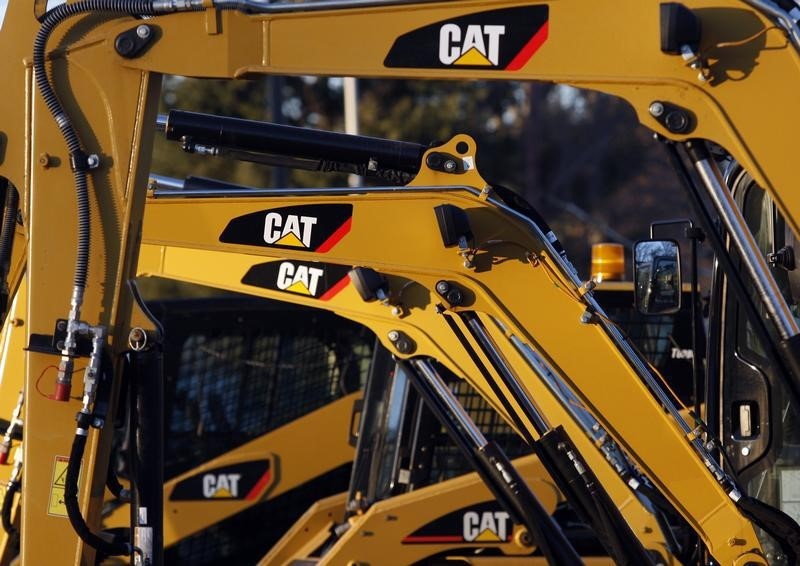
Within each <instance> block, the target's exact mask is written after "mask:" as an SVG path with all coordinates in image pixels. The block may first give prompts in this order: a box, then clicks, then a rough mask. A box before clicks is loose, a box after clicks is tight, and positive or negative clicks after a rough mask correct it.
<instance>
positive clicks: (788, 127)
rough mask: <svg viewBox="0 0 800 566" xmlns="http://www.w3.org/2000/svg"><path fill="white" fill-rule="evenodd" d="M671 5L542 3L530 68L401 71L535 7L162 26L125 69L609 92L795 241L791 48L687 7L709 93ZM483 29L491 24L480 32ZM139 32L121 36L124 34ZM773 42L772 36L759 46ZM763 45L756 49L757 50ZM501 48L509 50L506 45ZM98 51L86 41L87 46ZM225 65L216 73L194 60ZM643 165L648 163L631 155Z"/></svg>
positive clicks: (579, 0)
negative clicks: (674, 50) (785, 227)
mask: <svg viewBox="0 0 800 566" xmlns="http://www.w3.org/2000/svg"><path fill="white" fill-rule="evenodd" d="M660 4H661V3H660V2H656V1H644V0H623V1H608V0H605V1H601V2H592V1H590V0H569V1H564V0H560V1H557V2H542V3H540V5H541V6H546V8H547V10H548V26H547V30H546V32H545V36H546V37H545V38H544V39H543V41H542V43H541V46H540V47H539V48H538V49H537V50H536V51H535V52H534V53H533V54H532V55H531V56H530V58H529V59H528V60H527V61H526V62H525V63H524V64H521V66H520V67H519V68H514V69H508V68H500V66H499V65H498V66H493V65H484V66H482V67H465V66H463V65H458V64H452V65H449V66H446V65H443V64H438V63H439V59H438V55H439V52H438V49H439V43H438V42H436V41H434V42H426V43H420V44H419V45H418V46H417V49H418V51H420V52H422V55H420V58H419V60H420V61H421V62H424V63H425V64H426V68H421V66H420V67H414V66H411V64H409V65H408V66H388V65H387V64H386V58H387V55H388V54H389V53H391V52H392V49H393V45H394V44H395V41H396V40H397V39H398V38H399V37H401V36H403V35H404V34H408V33H409V32H412V31H414V30H417V29H419V28H422V27H424V26H427V25H431V24H439V25H438V27H437V28H436V30H437V31H438V29H439V28H440V27H441V25H442V24H444V23H446V22H447V21H448V20H452V19H453V18H455V17H458V16H462V15H466V14H472V13H477V12H482V11H489V10H494V9H506V8H513V7H519V6H526V5H530V3H528V2H513V1H512V2H509V1H503V0H499V1H490V0H489V1H487V0H480V1H457V2H442V3H428V4H419V5H414V6H413V7H410V6H406V5H400V6H389V7H372V8H353V9H348V10H339V11H337V12H328V11H324V12H318V13H309V12H299V13H286V14H270V15H263V16H245V15H241V14H238V13H233V12H211V13H205V14H179V15H176V16H171V17H168V18H163V19H160V20H159V27H160V28H161V30H162V34H163V36H162V39H160V40H159V41H158V42H157V43H156V44H155V45H154V46H153V47H152V49H151V50H150V51H148V52H147V53H146V54H145V55H143V56H142V57H141V58H138V59H134V60H131V61H120V63H121V64H125V65H130V66H132V67H135V68H139V69H143V70H156V71H159V72H163V73H172V74H178V75H190V76H198V77H246V76H252V75H255V74H259V73H264V72H269V73H277V74H290V75H291V74H315V75H333V76H360V77H409V78H422V79H442V78H453V79H459V80H463V79H469V78H478V79H499V80H542V81H549V82H556V83H562V84H570V85H574V86H578V87H581V88H588V89H594V90H600V91H603V92H607V93H610V94H613V95H616V96H619V97H620V98H623V99H625V100H627V101H628V102H629V103H630V104H631V106H632V107H633V109H634V110H635V111H636V113H637V116H638V117H639V120H640V121H641V122H642V124H644V125H645V126H647V127H648V128H650V129H652V130H653V131H655V132H658V133H659V134H661V135H663V136H665V137H667V138H669V139H674V140H681V139H686V138H689V137H697V138H704V139H708V140H711V141H714V142H716V143H718V144H720V145H722V146H723V147H725V148H726V149H727V150H728V151H730V152H731V153H732V155H733V156H734V157H735V158H736V159H737V160H738V161H740V162H741V163H742V164H743V165H744V166H745V168H746V169H747V170H748V171H750V172H751V173H752V174H753V176H754V177H755V178H756V180H757V181H758V182H759V184H760V185H761V186H763V187H764V188H765V189H767V190H768V191H769V192H770V194H771V195H772V196H773V198H775V200H776V202H777V203H778V204H779V206H780V208H781V212H782V213H783V214H784V215H785V216H786V218H787V221H788V222H789V223H790V225H791V227H792V229H793V230H794V231H795V233H798V228H800V225H799V224H798V222H800V220H798V219H800V196H798V194H797V191H794V190H793V189H792V188H793V186H794V178H795V173H796V172H795V171H794V168H793V166H792V163H791V160H787V159H785V153H784V150H783V148H786V147H793V146H794V145H796V141H797V132H798V130H799V129H800V128H798V127H799V126H800V119H798V118H797V116H796V112H792V109H794V108H795V107H796V104H797V95H796V89H795V88H793V87H792V86H791V85H794V84H796V83H797V81H798V78H800V56H799V55H798V53H797V51H795V49H793V46H792V44H791V42H789V41H788V39H787V38H786V35H785V34H784V33H783V32H782V31H780V30H778V29H775V28H774V25H773V23H772V22H771V21H769V20H768V19H767V18H766V17H765V16H764V15H763V14H760V13H758V12H756V11H754V10H753V9H752V8H751V7H750V6H749V5H748V4H747V3H746V2H743V1H739V0H689V1H686V2H682V4H684V5H685V6H687V7H688V8H690V9H692V10H693V11H694V13H695V14H696V15H697V16H699V18H700V20H701V25H702V42H701V45H700V51H699V52H700V54H701V55H702V56H703V57H704V58H706V59H707V65H708V72H709V73H710V75H709V76H710V80H707V81H705V82H704V81H700V80H698V78H697V76H698V71H697V70H695V69H692V68H690V67H689V66H688V65H687V64H686V63H685V62H684V61H683V59H682V58H681V56H679V55H669V54H665V53H663V52H662V51H661V50H660V31H659V25H660V20H659V5H660ZM477 21H480V20H479V19H478V20H477ZM131 25H132V24H130V23H127V24H119V25H118V26H117V27H116V30H115V31H121V30H123V29H126V28H129V27H130V26H131ZM758 32H763V33H761V34H760V35H757V36H756V34H757V33H758ZM754 36H755V37H754ZM501 40H502V38H501ZM89 41H91V40H90V39H88V38H87V40H86V42H87V43H88V42H89ZM187 52H189V53H212V52H213V53H214V54H215V57H214V58H213V60H212V61H209V60H207V59H206V58H202V57H194V56H191V57H187V55H186V54H187ZM655 101H662V102H668V103H672V104H675V105H678V106H680V107H682V108H684V109H686V110H687V111H689V113H690V114H691V115H693V116H694V119H695V122H696V124H695V126H696V127H695V128H694V129H692V130H691V131H689V132H687V133H685V134H675V133H672V132H670V131H668V130H667V129H666V128H665V127H664V125H662V124H661V123H660V122H659V121H658V120H656V118H654V117H653V116H652V115H651V114H650V111H649V109H650V105H651V104H652V103H653V102H655ZM631 158H632V159H635V156H631Z"/></svg>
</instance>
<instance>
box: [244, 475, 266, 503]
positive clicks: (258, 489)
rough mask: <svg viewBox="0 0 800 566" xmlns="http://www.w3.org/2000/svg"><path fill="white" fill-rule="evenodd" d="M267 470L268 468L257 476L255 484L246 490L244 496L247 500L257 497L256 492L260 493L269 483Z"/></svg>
mask: <svg viewBox="0 0 800 566" xmlns="http://www.w3.org/2000/svg"><path fill="white" fill-rule="evenodd" d="M269 472H270V471H269V470H267V471H266V472H264V475H263V476H261V477H260V478H259V480H258V481H257V482H256V485H254V486H253V489H251V490H250V491H248V492H247V495H245V496H244V498H245V499H246V500H247V501H252V500H253V499H255V498H256V497H258V494H259V493H261V490H263V489H264V488H265V487H266V485H267V484H268V483H269V479H270V475H271V474H270V473H269Z"/></svg>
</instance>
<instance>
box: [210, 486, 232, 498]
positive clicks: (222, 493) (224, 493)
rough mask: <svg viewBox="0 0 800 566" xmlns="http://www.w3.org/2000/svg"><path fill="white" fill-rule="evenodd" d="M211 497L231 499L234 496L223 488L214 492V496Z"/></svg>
mask: <svg viewBox="0 0 800 566" xmlns="http://www.w3.org/2000/svg"><path fill="white" fill-rule="evenodd" d="M211 497H213V498H214V499H230V498H232V497H233V494H232V493H231V492H230V491H228V490H227V489H225V488H224V487H223V488H220V489H218V490H217V491H216V492H214V495H212V496H211Z"/></svg>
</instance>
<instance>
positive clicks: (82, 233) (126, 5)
mask: <svg viewBox="0 0 800 566" xmlns="http://www.w3.org/2000/svg"><path fill="white" fill-rule="evenodd" d="M202 9H204V7H203V5H202V2H201V1H200V0H83V1H81V2H76V3H74V4H61V5H60V6H57V7H56V8H53V9H52V10H49V11H48V12H47V13H46V14H45V15H44V17H43V19H42V23H41V27H40V28H39V32H38V33H37V34H36V38H35V40H34V44H33V68H34V75H35V79H36V86H37V88H38V89H39V92H40V93H41V95H42V98H43V99H44V102H45V104H46V105H47V108H48V110H49V111H50V113H51V114H52V115H53V118H54V119H55V121H56V124H57V125H58V128H59V130H60V131H61V134H62V135H63V137H64V140H65V141H66V144H67V149H68V150H69V160H70V166H71V168H72V172H73V177H74V180H75V194H76V200H77V217H78V242H77V252H76V257H75V275H74V281H73V282H74V285H73V289H72V298H71V300H70V312H69V317H68V319H67V335H66V338H65V339H64V348H63V349H62V350H61V362H60V363H59V367H58V378H57V380H56V390H55V393H54V395H53V398H54V399H56V400H59V401H67V400H68V399H69V395H70V391H71V384H72V371H73V368H74V363H73V359H72V358H73V356H74V353H75V349H76V348H77V333H78V329H79V322H80V311H81V306H82V305H83V295H84V291H85V289H86V281H87V276H88V272H89V248H90V244H91V232H90V230H91V216H90V206H89V182H88V176H87V172H88V171H89V170H90V169H92V168H95V167H97V166H98V164H99V161H98V159H97V157H96V156H89V155H87V154H86V153H85V152H84V150H83V148H82V147H81V142H80V138H79V137H78V133H77V131H76V130H75V128H74V126H73V125H72V122H71V120H70V118H69V116H68V115H67V113H66V112H65V110H64V107H63V106H62V104H61V102H60V101H59V99H58V96H57V95H56V93H55V90H54V88H53V86H52V84H51V81H50V78H49V76H48V74H47V69H46V67H45V50H46V47H47V41H48V40H49V38H50V35H51V34H52V33H53V30H54V29H55V28H56V27H57V26H58V25H59V24H60V23H62V22H63V21H65V20H66V19H68V18H70V17H72V16H76V15H79V14H85V13H107V14H119V15H130V16H152V15H156V14H159V13H168V12H175V11H179V10H180V11H191V10H202Z"/></svg>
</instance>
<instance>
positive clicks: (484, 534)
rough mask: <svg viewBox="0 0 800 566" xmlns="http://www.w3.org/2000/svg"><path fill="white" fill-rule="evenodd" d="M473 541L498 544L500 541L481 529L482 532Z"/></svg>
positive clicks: (488, 531) (494, 535)
mask: <svg viewBox="0 0 800 566" xmlns="http://www.w3.org/2000/svg"><path fill="white" fill-rule="evenodd" d="M475 540H476V541H480V542H498V541H500V537H499V536H497V534H496V533H493V532H492V531H490V530H489V529H483V532H482V533H481V534H479V535H478V536H477V537H476V538H475Z"/></svg>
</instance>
